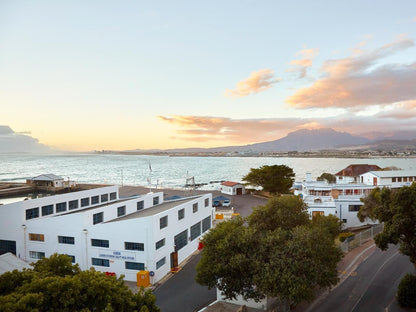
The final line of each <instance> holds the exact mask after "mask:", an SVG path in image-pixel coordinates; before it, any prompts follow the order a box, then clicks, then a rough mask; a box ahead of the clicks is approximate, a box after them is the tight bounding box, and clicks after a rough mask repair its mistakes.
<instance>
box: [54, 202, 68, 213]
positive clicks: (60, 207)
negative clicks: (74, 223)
mask: <svg viewBox="0 0 416 312" xmlns="http://www.w3.org/2000/svg"><path fill="white" fill-rule="evenodd" d="M64 211H66V202H63V203H57V204H56V212H64Z"/></svg>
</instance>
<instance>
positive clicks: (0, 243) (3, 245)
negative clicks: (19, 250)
mask: <svg viewBox="0 0 416 312" xmlns="http://www.w3.org/2000/svg"><path fill="white" fill-rule="evenodd" d="M7 252H11V253H12V254H14V255H16V241H11V240H4V239H0V255H2V254H5V253H7Z"/></svg>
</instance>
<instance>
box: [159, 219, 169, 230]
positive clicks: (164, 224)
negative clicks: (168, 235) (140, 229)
mask: <svg viewBox="0 0 416 312" xmlns="http://www.w3.org/2000/svg"><path fill="white" fill-rule="evenodd" d="M167 226H168V216H164V217H162V218H160V229H163V228H165V227H167Z"/></svg>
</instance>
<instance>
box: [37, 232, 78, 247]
mask: <svg viewBox="0 0 416 312" xmlns="http://www.w3.org/2000/svg"><path fill="white" fill-rule="evenodd" d="M29 240H31V241H38V242H44V241H45V235H44V234H36V233H29ZM58 243H60V244H70V245H74V244H75V237H72V236H58Z"/></svg>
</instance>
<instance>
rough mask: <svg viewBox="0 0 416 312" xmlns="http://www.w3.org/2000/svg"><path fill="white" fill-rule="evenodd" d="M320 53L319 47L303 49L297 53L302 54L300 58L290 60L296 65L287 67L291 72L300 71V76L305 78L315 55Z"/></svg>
mask: <svg viewBox="0 0 416 312" xmlns="http://www.w3.org/2000/svg"><path fill="white" fill-rule="evenodd" d="M318 54H319V50H318V49H306V48H305V49H303V50H300V51H299V52H298V53H296V55H298V56H302V57H301V58H300V59H296V60H293V61H291V62H290V64H292V65H294V67H292V68H289V69H287V70H286V71H289V72H298V73H299V78H305V77H306V74H307V70H308V68H309V67H311V66H312V63H313V62H312V61H313V58H314V57H315V56H317V55H318Z"/></svg>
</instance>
